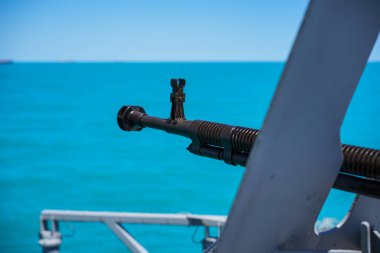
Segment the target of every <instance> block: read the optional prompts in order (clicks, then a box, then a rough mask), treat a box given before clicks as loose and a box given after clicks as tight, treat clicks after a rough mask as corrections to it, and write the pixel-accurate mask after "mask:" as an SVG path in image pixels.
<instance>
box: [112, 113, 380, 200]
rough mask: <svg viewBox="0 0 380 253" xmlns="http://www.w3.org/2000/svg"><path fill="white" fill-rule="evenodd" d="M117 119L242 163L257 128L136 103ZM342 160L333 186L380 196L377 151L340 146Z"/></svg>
mask: <svg viewBox="0 0 380 253" xmlns="http://www.w3.org/2000/svg"><path fill="white" fill-rule="evenodd" d="M117 122H118V125H119V127H120V128H121V129H123V130H125V131H140V130H142V129H143V128H146V127H147V128H153V129H158V130H162V131H165V132H167V133H171V134H175V135H181V136H184V137H187V138H190V139H191V140H192V143H191V144H190V146H189V147H188V148H187V149H188V150H189V151H190V152H191V153H193V154H196V155H199V156H204V157H209V158H213V159H217V160H224V161H225V162H226V163H229V164H232V165H241V166H245V165H246V162H247V159H248V156H249V152H250V150H251V147H252V145H253V143H254V142H255V139H256V137H257V136H258V134H259V133H260V131H259V130H257V129H250V128H245V127H236V126H231V125H225V124H220V123H215V122H209V121H203V120H185V119H180V118H178V119H176V120H174V121H173V120H170V119H163V118H158V117H152V116H149V115H147V114H146V112H145V110H144V109H143V108H142V107H139V106H123V107H122V108H121V109H120V111H119V113H118V116H117ZM342 152H343V154H344V162H343V165H342V167H341V170H340V173H339V175H338V177H337V180H336V181H335V184H334V187H335V188H337V189H340V190H344V191H348V192H354V193H357V194H362V195H366V196H371V197H376V198H380V181H379V179H380V150H376V149H369V148H362V147H356V146H351V145H345V144H343V145H342Z"/></svg>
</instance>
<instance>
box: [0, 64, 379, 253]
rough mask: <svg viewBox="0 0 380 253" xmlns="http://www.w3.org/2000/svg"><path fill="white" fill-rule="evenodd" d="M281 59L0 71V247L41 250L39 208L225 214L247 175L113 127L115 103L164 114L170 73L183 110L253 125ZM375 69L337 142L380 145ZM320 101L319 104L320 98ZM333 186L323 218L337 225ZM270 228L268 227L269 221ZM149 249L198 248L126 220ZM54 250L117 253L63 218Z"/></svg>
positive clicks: (119, 248) (171, 233) (91, 231)
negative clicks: (181, 87)
mask: <svg viewBox="0 0 380 253" xmlns="http://www.w3.org/2000/svg"><path fill="white" fill-rule="evenodd" d="M283 67H284V64H283V63H259V62H257V63H71V64H59V63H38V64H37V63H28V64H27V63H16V64H10V65H0V119H1V124H0V187H1V191H0V200H1V202H0V203H1V204H0V225H1V230H0V252H40V248H39V246H38V244H37V240H38V231H39V214H40V212H41V210H43V209H71V210H98V211H123V212H156V213H157V212H158V213H162V212H170V213H187V212H191V213H197V214H221V215H226V214H227V213H228V211H229V209H230V207H231V203H232V201H233V198H234V196H235V194H236V190H237V188H238V186H239V182H240V180H241V177H242V175H243V172H244V169H243V168H241V167H233V166H229V165H226V164H224V163H223V162H221V161H215V160H211V159H207V158H202V157H198V156H194V155H192V154H190V153H189V152H188V151H187V150H186V147H187V146H188V144H189V140H188V139H185V138H181V137H179V136H171V135H169V134H166V133H163V132H158V131H155V130H151V129H144V130H143V131H142V132H131V133H127V132H124V131H121V130H120V129H119V128H118V126H117V124H116V113H117V112H118V110H119V108H120V107H121V106H122V105H140V106H143V107H144V108H145V110H146V111H147V113H148V114H150V115H154V116H159V117H168V116H169V112H170V103H169V93H170V90H171V89H170V79H171V78H177V77H180V78H185V79H186V81H187V85H186V88H185V92H186V103H185V113H186V117H187V118H188V119H204V120H210V121H215V122H221V123H228V124H233V125H240V126H247V127H252V128H260V127H261V125H262V122H263V119H264V117H265V114H266V112H267V109H268V106H269V104H270V100H271V98H272V95H273V93H274V91H275V87H276V84H277V82H278V80H279V77H280V75H281V71H282V69H283ZM379 95H380V63H369V64H367V67H366V69H365V72H364V74H363V76H362V78H361V81H360V84H359V86H358V88H357V91H356V93H355V96H354V98H353V100H352V103H351V105H350V107H349V110H348V113H347V116H346V118H345V121H344V125H343V127H342V131H341V137H342V142H344V143H347V144H353V145H360V146H365V147H372V148H380V132H379V125H380V101H379ZM321 102H323V101H321ZM352 199H353V195H352V194H348V193H343V192H340V191H336V190H334V191H333V192H332V193H331V194H330V197H329V200H328V202H327V203H326V205H325V207H324V209H323V211H322V213H321V215H320V219H322V218H323V217H333V218H335V219H338V220H339V219H341V218H343V216H344V215H345V213H346V211H347V210H348V208H349V206H350V204H351V202H352ZM274 225H275V224H274ZM126 228H127V229H128V230H129V231H130V232H131V233H132V234H133V235H134V236H135V237H136V238H137V239H138V240H139V241H140V242H141V243H142V244H143V245H144V246H146V248H147V249H148V250H151V251H152V252H200V251H201V246H200V244H199V241H200V240H201V239H202V236H203V232H202V231H200V230H199V231H197V230H196V229H195V228H193V227H161V226H147V225H127V226H126ZM61 231H62V234H63V236H64V238H63V244H62V252H94V253H97V252H110V251H112V252H125V251H126V249H125V246H124V245H123V244H122V243H121V242H120V241H119V240H118V239H117V237H116V236H115V235H113V234H112V233H111V232H110V231H109V229H108V228H107V227H106V226H105V225H103V224H90V223H87V224H86V223H84V224H80V223H64V222H63V223H62V224H61Z"/></svg>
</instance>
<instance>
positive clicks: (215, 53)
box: [0, 0, 380, 61]
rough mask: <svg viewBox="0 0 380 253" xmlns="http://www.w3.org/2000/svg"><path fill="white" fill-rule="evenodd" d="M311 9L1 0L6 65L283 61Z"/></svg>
mask: <svg viewBox="0 0 380 253" xmlns="http://www.w3.org/2000/svg"><path fill="white" fill-rule="evenodd" d="M307 3H308V1H305V0H299V1H273V0H266V1H254V0H250V1H246V0H242V1H240V0H230V1H223V0H219V1H214V0H202V1H201V0H191V1H181V0H177V1H169V0H159V1H157V0H156V1H146V0H123V1H122V0H108V1H106V0H82V1H80V0H77V1H75V0H1V1H0V38H1V39H0V59H14V60H18V61H57V60H58V61H62V60H78V61H119V60H120V61H284V60H286V57H287V55H288V52H289V49H290V47H291V45H292V42H293V40H294V37H295V35H296V32H297V29H298V27H299V24H300V22H301V20H302V17H303V14H304V12H305V9H306V6H307ZM379 44H380V43H377V45H376V46H375V48H376V49H375V50H374V51H373V52H372V56H371V60H380V49H379V46H378V45H379Z"/></svg>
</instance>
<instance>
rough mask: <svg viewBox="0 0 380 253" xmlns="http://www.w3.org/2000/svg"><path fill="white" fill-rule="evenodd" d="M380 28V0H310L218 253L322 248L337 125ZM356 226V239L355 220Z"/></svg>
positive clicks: (335, 166) (337, 159) (337, 156)
mask: <svg viewBox="0 0 380 253" xmlns="http://www.w3.org/2000/svg"><path fill="white" fill-rule="evenodd" d="M379 26H380V1H377V0H335V1H331V0H318V1H311V3H310V5H309V7H308V10H307V13H306V15H305V18H304V20H303V23H302V26H301V28H300V30H299V33H298V35H297V39H296V41H295V43H294V46H293V49H292V52H291V54H290V56H289V59H288V62H287V64H286V67H285V69H284V72H283V74H282V77H281V80H280V82H279V85H278V87H277V90H276V93H275V96H274V98H273V100H272V103H271V106H270V109H269V112H268V114H267V117H266V120H265V123H264V126H263V130H262V132H261V134H260V136H259V137H258V139H257V141H256V143H255V145H254V147H253V149H252V152H251V156H250V160H249V162H248V165H247V170H246V172H245V174H244V177H243V180H242V182H241V185H240V188H239V191H238V193H237V197H236V198H235V201H234V203H233V206H232V209H231V211H230V215H229V218H228V220H227V224H226V228H225V230H224V233H223V234H222V237H221V240H220V244H219V246H218V248H217V250H216V252H218V253H230V252H239V253H248V252H259V253H269V252H271V253H272V252H275V251H276V250H277V249H278V248H280V249H288V250H291V249H317V248H320V249H321V248H324V247H325V246H327V244H323V243H322V244H320V242H321V237H318V236H317V235H316V234H315V232H314V223H315V221H316V219H317V217H318V214H319V212H320V210H321V208H322V206H323V203H324V201H325V199H326V197H327V195H328V193H329V191H330V189H331V187H332V185H333V182H334V180H335V178H336V176H337V173H338V171H339V167H340V165H341V162H342V153H341V149H340V147H341V143H340V138H339V132H340V127H341V124H342V121H343V118H344V115H345V113H346V110H347V107H348V105H349V102H350V100H351V97H352V95H353V93H354V91H355V88H356V85H357V83H358V81H359V79H360V76H361V74H362V72H363V69H364V67H365V64H366V62H367V59H368V57H369V55H370V52H371V49H372V47H373V45H374V43H375V40H376V38H377V36H378V33H379ZM288 151H291V152H288ZM367 208H369V206H367ZM356 231H357V233H359V237H358V238H357V240H359V241H360V222H359V224H358V226H357V228H356ZM341 241H342V242H343V241H345V239H344V238H343V239H341ZM342 244H343V243H342ZM301 246H303V247H301ZM329 246H331V245H329ZM355 248H360V245H354V249H355Z"/></svg>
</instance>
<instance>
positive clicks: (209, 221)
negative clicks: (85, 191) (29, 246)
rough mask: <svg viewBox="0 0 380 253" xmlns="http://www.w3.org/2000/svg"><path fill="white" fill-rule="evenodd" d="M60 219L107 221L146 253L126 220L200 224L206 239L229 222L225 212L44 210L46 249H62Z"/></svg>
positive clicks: (135, 252) (129, 244) (42, 228)
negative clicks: (214, 228) (124, 225)
mask: <svg viewBox="0 0 380 253" xmlns="http://www.w3.org/2000/svg"><path fill="white" fill-rule="evenodd" d="M60 221H69V222H97V223H104V224H105V225H107V226H108V227H109V228H110V229H111V231H112V232H113V233H114V234H115V235H116V236H117V237H118V238H119V239H120V240H121V241H122V242H123V243H124V244H125V245H126V246H127V247H128V249H129V250H130V251H131V252H133V253H146V252H148V251H147V250H146V249H145V248H144V247H143V246H142V245H141V244H140V243H139V242H138V241H137V239H135V238H134V237H133V236H132V235H131V234H130V233H129V232H128V231H127V230H126V229H125V228H124V227H123V226H122V224H146V225H165V226H198V227H203V228H204V229H205V235H206V238H205V240H206V241H207V240H209V241H212V238H211V237H209V229H210V227H216V228H217V230H218V234H220V233H221V230H222V227H223V226H224V224H225V222H226V217H225V216H221V215H194V214H160V213H127V212H94V211H70V210H44V211H42V213H41V216H40V240H39V244H40V246H41V247H42V249H43V252H46V253H58V252H59V247H60V245H61V243H62V241H61V234H60V232H59V226H58V223H59V222H60Z"/></svg>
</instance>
